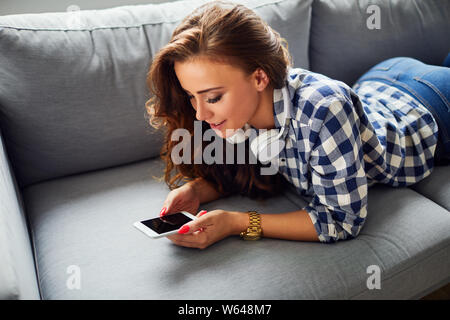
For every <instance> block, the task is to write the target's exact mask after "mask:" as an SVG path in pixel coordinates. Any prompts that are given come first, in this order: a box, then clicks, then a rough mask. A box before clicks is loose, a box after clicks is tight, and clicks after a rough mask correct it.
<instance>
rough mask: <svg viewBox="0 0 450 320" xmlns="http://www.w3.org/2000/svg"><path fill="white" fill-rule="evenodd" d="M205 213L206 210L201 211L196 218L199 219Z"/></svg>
mask: <svg viewBox="0 0 450 320" xmlns="http://www.w3.org/2000/svg"><path fill="white" fill-rule="evenodd" d="M206 212H207V211H206V210H201V211H200V212H199V213H198V214H197V218H200V217H201V216H203V215H204V214H205V213H206Z"/></svg>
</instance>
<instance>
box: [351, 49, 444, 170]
mask: <svg viewBox="0 0 450 320" xmlns="http://www.w3.org/2000/svg"><path fill="white" fill-rule="evenodd" d="M448 60H450V54H449V55H448V56H447V58H446V59H445V62H444V65H446V64H448ZM364 80H376V81H380V82H384V83H386V84H388V85H391V86H394V87H396V88H398V89H399V90H401V91H403V92H405V93H407V94H409V95H411V96H412V97H413V98H415V99H416V100H418V101H419V102H421V103H422V104H423V105H424V106H425V108H427V109H428V110H429V111H430V112H431V114H432V115H433V117H434V119H435V120H436V122H437V124H438V135H439V138H438V145H437V148H436V152H435V158H436V159H435V163H436V164H446V163H448V159H450V68H449V67H445V66H434V65H428V64H425V63H423V62H420V61H419V60H416V59H413V58H409V57H395V58H390V59H387V60H384V61H382V62H380V63H378V64H377V65H375V66H374V67H372V68H371V69H370V70H369V71H367V72H366V73H365V74H363V75H362V76H361V77H360V78H359V79H358V80H357V81H356V83H358V82H362V81H364ZM356 83H355V84H356Z"/></svg>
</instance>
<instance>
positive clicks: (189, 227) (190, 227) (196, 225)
mask: <svg viewBox="0 0 450 320" xmlns="http://www.w3.org/2000/svg"><path fill="white" fill-rule="evenodd" d="M206 212H207V211H206V210H202V211H200V212H199V213H198V214H197V216H196V217H197V219H195V220H194V221H191V222H188V223H186V224H185V225H183V226H182V227H181V228H180V229H179V230H178V233H179V234H189V233H194V232H195V231H197V230H200V231H203V230H204V229H203V228H202V224H203V223H204V222H205V221H204V219H199V218H200V217H201V216H203V215H204V214H205V213H206ZM199 220H200V221H199Z"/></svg>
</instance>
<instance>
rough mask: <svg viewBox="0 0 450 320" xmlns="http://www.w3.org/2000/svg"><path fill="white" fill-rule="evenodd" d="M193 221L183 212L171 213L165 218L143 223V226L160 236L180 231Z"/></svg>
mask: <svg viewBox="0 0 450 320" xmlns="http://www.w3.org/2000/svg"><path fill="white" fill-rule="evenodd" d="M189 221H192V219H191V218H189V217H187V216H185V215H184V214H182V213H181V212H177V213H171V214H168V215H166V216H164V217H160V218H154V219H149V220H144V221H141V223H142V224H144V225H145V226H147V227H149V228H150V229H152V230H153V231H155V232H156V233H158V234H162V233H166V232H170V231H173V230H178V229H180V228H181V226H182V225H184V224H185V223H188V222H189Z"/></svg>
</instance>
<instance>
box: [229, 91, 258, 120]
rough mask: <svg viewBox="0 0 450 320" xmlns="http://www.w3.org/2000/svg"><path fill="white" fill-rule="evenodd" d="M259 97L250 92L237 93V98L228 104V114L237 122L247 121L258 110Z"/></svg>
mask: <svg viewBox="0 0 450 320" xmlns="http://www.w3.org/2000/svg"><path fill="white" fill-rule="evenodd" d="M256 99H257V97H254V96H252V95H251V94H248V92H246V93H244V92H242V93H240V94H238V95H236V97H235V99H233V101H231V103H230V104H229V105H228V108H227V109H228V112H227V113H228V114H229V115H230V118H233V119H234V120H236V121H237V122H244V123H245V122H247V121H248V120H249V119H250V118H251V116H252V115H253V113H254V112H255V110H256Z"/></svg>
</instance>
